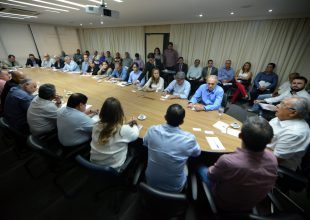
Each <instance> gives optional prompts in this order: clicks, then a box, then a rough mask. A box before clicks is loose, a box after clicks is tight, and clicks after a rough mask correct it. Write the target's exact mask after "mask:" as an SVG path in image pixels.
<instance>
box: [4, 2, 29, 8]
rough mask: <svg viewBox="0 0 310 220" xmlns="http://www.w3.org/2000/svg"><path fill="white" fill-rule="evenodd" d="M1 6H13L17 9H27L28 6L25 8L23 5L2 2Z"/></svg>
mask: <svg viewBox="0 0 310 220" xmlns="http://www.w3.org/2000/svg"><path fill="white" fill-rule="evenodd" d="M0 4H3V5H12V6H16V7H22V8H25V7H26V6H23V5H17V4H11V3H6V2H0Z"/></svg>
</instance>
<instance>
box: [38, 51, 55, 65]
mask: <svg viewBox="0 0 310 220" xmlns="http://www.w3.org/2000/svg"><path fill="white" fill-rule="evenodd" d="M54 62H55V61H54V60H53V59H51V57H50V55H49V54H48V53H46V54H44V58H43V61H42V64H41V66H42V67H47V68H51V67H52V65H53V64H54Z"/></svg>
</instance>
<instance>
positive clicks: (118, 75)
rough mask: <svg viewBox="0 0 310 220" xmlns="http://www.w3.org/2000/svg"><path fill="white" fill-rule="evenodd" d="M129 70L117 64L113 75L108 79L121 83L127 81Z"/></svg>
mask: <svg viewBox="0 0 310 220" xmlns="http://www.w3.org/2000/svg"><path fill="white" fill-rule="evenodd" d="M127 78H128V77H127V70H126V68H124V67H122V64H121V63H115V69H114V70H113V72H112V73H111V75H110V76H108V79H114V80H119V81H126V80H127Z"/></svg>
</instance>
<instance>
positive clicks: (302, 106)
mask: <svg viewBox="0 0 310 220" xmlns="http://www.w3.org/2000/svg"><path fill="white" fill-rule="evenodd" d="M308 114H309V101H307V100H306V99H305V98H302V97H290V98H286V99H284V100H283V101H282V102H281V103H280V104H279V105H277V111H276V118H274V119H272V120H271V121H270V122H269V124H270V125H271V127H272V128H273V132H274V137H273V139H272V142H271V143H270V144H269V145H268V146H267V147H268V148H270V149H271V150H273V154H274V155H275V156H276V157H277V159H278V163H279V165H282V166H285V167H287V168H289V169H291V170H294V171H295V170H296V169H297V168H298V167H299V166H300V163H301V159H302V157H303V156H304V155H305V153H306V151H307V147H308V146H309V143H310V129H309V125H308V124H307V122H306V121H305V120H304V119H305V118H306V117H307V115H308Z"/></svg>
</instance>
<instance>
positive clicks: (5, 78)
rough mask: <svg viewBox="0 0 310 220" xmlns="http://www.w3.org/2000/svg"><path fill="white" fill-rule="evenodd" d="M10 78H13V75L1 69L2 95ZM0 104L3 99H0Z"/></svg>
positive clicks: (0, 91) (0, 86) (0, 90)
mask: <svg viewBox="0 0 310 220" xmlns="http://www.w3.org/2000/svg"><path fill="white" fill-rule="evenodd" d="M10 79H11V76H10V74H9V72H8V71H6V70H0V95H1V93H2V90H3V88H4V85H5V83H6V82H7V81H9V80H10ZM0 104H1V100H0Z"/></svg>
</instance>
